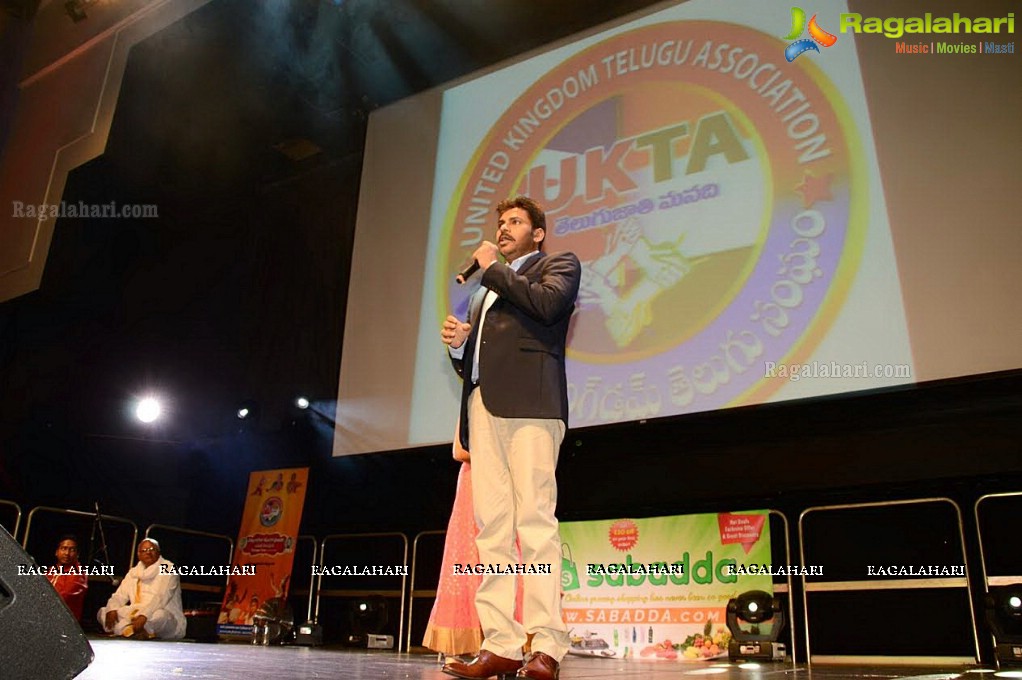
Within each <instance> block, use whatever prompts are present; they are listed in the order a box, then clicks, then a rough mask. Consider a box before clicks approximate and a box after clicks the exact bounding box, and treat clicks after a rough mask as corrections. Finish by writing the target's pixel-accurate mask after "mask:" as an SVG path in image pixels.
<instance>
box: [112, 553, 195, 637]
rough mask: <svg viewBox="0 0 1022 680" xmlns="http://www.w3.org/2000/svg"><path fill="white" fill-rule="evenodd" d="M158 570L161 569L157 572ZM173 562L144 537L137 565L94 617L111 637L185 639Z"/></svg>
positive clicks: (179, 582)
mask: <svg viewBox="0 0 1022 680" xmlns="http://www.w3.org/2000/svg"><path fill="white" fill-rule="evenodd" d="M161 567H164V568H162V569H161ZM173 567H174V563H173V562H171V561H169V560H167V559H164V558H163V557H161V556H160V544H159V543H157V542H156V541H155V540H154V539H152V538H147V539H145V540H144V541H142V542H141V543H139V545H138V564H136V565H135V566H134V567H132V568H131V569H129V570H128V574H127V575H126V576H125V577H124V580H123V581H121V585H120V587H118V588H117V591H116V592H114V594H113V595H111V596H110V600H109V601H108V602H107V603H106V606H105V607H103V608H102V609H100V610H99V613H98V614H97V615H96V618H98V619H99V625H101V626H103V630H105V631H106V632H108V633H112V634H113V635H123V636H124V637H129V638H136V639H142V640H148V639H150V638H154V637H155V638H162V639H164V640H179V639H181V638H183V637H184V636H185V615H184V611H183V609H182V607H181V579H180V578H179V577H178V575H177V574H175V573H171V572H172V571H173Z"/></svg>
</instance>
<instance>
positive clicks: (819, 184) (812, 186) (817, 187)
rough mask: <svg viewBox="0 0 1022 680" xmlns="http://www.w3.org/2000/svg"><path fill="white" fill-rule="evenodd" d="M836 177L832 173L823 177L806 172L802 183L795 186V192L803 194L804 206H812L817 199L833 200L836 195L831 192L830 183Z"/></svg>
mask: <svg viewBox="0 0 1022 680" xmlns="http://www.w3.org/2000/svg"><path fill="white" fill-rule="evenodd" d="M833 179H834V176H833V175H831V174H827V175H824V176H823V177H816V176H814V175H813V174H812V173H811V172H806V174H805V177H803V178H802V183H801V184H799V185H798V186H797V187H795V193H797V194H801V195H802V207H803V208H809V207H812V206H813V204H815V203H816V202H817V201H833V200H834V196H833V195H832V194H831V193H830V183H831V181H832V180H833Z"/></svg>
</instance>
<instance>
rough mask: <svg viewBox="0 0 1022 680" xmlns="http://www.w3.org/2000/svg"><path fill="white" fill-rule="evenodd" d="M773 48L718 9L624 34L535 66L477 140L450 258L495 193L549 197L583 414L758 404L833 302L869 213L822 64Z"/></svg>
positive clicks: (809, 346) (821, 328) (803, 351)
mask: <svg viewBox="0 0 1022 680" xmlns="http://www.w3.org/2000/svg"><path fill="white" fill-rule="evenodd" d="M775 50H776V42H775V40H774V39H773V38H772V37H770V36H768V35H766V34H764V33H762V32H760V31H757V30H754V29H751V28H747V27H742V26H737V25H734V24H727V23H720V22H711V21H678V22H668V23H661V24H654V25H651V26H647V27H643V28H639V29H636V30H634V31H631V32H627V33H623V34H619V35H617V36H614V37H611V38H609V39H607V40H606V41H604V42H601V43H598V44H596V45H594V46H592V47H590V48H588V49H587V50H585V51H583V52H580V53H578V54H576V55H575V56H573V57H571V58H569V59H567V60H565V61H563V62H562V63H560V64H559V65H558V66H556V67H554V68H553V69H551V70H550V71H549V72H548V73H547V74H546V75H544V76H543V77H541V78H539V79H538V80H537V81H536V82H535V83H534V84H533V85H532V86H531V87H529V88H528V89H527V90H526V91H525V92H524V93H523V94H522V95H521V96H520V97H519V98H518V99H517V100H516V101H515V102H514V103H513V104H512V105H511V106H509V107H508V108H507V109H506V110H505V111H504V112H503V114H502V115H501V116H500V118H499V119H498V120H497V121H496V123H495V124H494V125H493V126H492V127H491V128H490V130H489V132H488V133H487V134H486V136H485V137H484V138H483V140H482V141H481V142H480V144H479V146H478V147H476V150H475V153H474V154H473V157H472V159H471V161H470V162H469V164H468V165H467V166H466V168H465V170H464V172H463V174H462V176H461V180H460V182H459V186H458V190H457V191H456V192H455V195H454V198H453V199H452V201H451V203H450V204H449V207H448V210H447V217H446V220H445V221H446V224H445V233H446V234H447V236H446V242H445V243H444V247H446V252H445V253H444V255H443V257H444V259H445V263H443V264H441V266H440V267H439V268H438V269H439V271H440V272H448V271H454V270H456V269H457V268H458V266H459V265H460V264H461V262H462V261H463V260H464V258H465V257H466V255H467V254H468V253H471V252H472V250H473V249H474V248H475V247H476V245H477V244H478V243H479V241H480V240H481V239H483V238H492V233H493V229H494V220H495V218H494V215H493V206H494V203H495V201H496V199H498V198H502V197H505V196H509V195H514V194H517V193H524V194H529V195H531V196H533V197H534V198H536V199H537V200H539V201H540V202H541V203H543V204H544V206H545V207H546V210H547V243H546V250H547V251H548V252H556V251H559V250H571V251H573V252H575V253H576V254H577V255H578V256H579V258H580V260H581V261H582V263H583V271H582V284H581V291H580V294H579V311H578V313H576V316H575V319H574V320H573V324H574V325H573V329H572V333H571V336H570V338H569V342H570V344H569V348H568V357H567V364H568V381H569V387H568V392H569V402H570V409H571V423H572V426H584V425H590V424H599V423H608V422H618V421H622V420H631V419H637V418H646V417H655V416H659V415H669V414H677V413H685V412H693V411H702V410H711V409H715V408H719V407H721V406H725V405H734V404H741V403H748V402H749V401H754V400H761V399H762V398H763V397H765V396H766V395H768V394H769V393H770V392H772V391H773V390H775V389H777V387H778V384H779V383H780V382H783V381H767V380H765V379H764V378H763V371H762V365H763V362H764V361H771V360H777V361H782V360H783V361H793V360H795V357H807V356H808V355H809V353H810V352H811V351H812V350H813V349H814V347H815V346H816V345H817V344H818V343H819V341H820V339H821V338H822V337H823V335H824V334H825V332H826V330H827V328H828V326H829V324H830V323H831V322H832V321H833V319H834V318H835V316H836V315H837V311H838V310H839V309H840V306H841V303H842V301H843V298H844V296H845V294H846V292H847V289H848V286H849V282H850V280H851V276H852V274H853V272H854V270H855V268H856V266H857V263H858V256H859V253H860V251H861V247H862V242H863V236H862V234H863V231H864V229H865V222H866V220H865V217H864V215H865V210H864V208H863V205H864V203H865V200H864V199H865V197H866V194H867V192H868V189H867V188H866V187H867V185H866V182H865V180H864V178H863V177H862V176H860V175H861V167H862V162H861V161H859V160H857V159H855V160H854V161H853V158H852V157H851V149H858V148H859V147H858V144H857V142H856V141H855V134H854V124H853V122H852V120H851V117H850V116H849V115H848V114H847V113H846V112H845V111H844V108H843V106H844V105H843V102H842V101H841V99H840V95H839V94H838V93H837V91H836V89H835V88H834V87H833V85H832V84H831V83H830V82H829V80H828V79H827V78H826V76H825V75H823V74H822V73H821V72H820V71H819V70H818V69H817V68H816V67H815V66H814V65H813V64H812V63H811V62H808V65H807V66H806V67H805V68H799V67H793V66H787V65H785V64H784V63H783V62H781V63H776V60H771V57H770V56H769V55H771V54H774V53H775ZM857 153H859V152H858V151H857ZM853 169H856V170H857V172H853ZM852 196H857V197H858V198H857V202H855V203H853V201H852ZM438 285H439V286H440V290H442V291H444V292H445V294H444V299H442V300H439V301H438V303H439V304H438V314H441V315H442V314H444V313H446V310H447V309H454V310H457V311H459V312H463V311H464V309H465V306H466V298H467V294H468V293H467V292H466V291H464V290H463V289H462V288H461V287H459V286H457V285H456V284H454V283H452V282H451V281H450V280H449V277H446V276H444V277H443V278H442V279H441V278H438ZM441 318H442V316H441Z"/></svg>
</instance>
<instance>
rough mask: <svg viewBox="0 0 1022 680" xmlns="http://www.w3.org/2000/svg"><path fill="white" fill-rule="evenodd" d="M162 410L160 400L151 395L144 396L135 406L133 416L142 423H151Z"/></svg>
mask: <svg viewBox="0 0 1022 680" xmlns="http://www.w3.org/2000/svg"><path fill="white" fill-rule="evenodd" d="M162 410H163V409H162V407H161V406H160V402H158V401H157V400H156V399H154V398H152V397H146V398H145V399H142V400H141V401H139V402H138V406H136V407H135V417H136V418H138V419H139V420H141V421H142V422H143V423H151V422H154V421H155V420H156V419H157V418H159V417H160V413H161V412H162Z"/></svg>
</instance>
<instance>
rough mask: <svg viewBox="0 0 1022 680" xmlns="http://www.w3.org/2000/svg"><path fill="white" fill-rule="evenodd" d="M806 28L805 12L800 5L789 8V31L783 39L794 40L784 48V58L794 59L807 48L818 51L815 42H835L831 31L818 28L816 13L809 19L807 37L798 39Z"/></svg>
mask: <svg viewBox="0 0 1022 680" xmlns="http://www.w3.org/2000/svg"><path fill="white" fill-rule="evenodd" d="M804 30H806V13H805V11H804V10H803V9H802V8H801V7H792V8H791V32H790V33H788V35H786V36H784V39H785V40H794V41H795V42H793V43H791V44H790V45H788V46H787V47H786V48H785V49H784V58H785V59H787V60H788V61H789V62H792V61H795V59H796V58H798V57H799V55H802V54H805V53H806V52H808V51H809V50H813V51H814V52H819V51H820V48H819V47H817V46H816V44H817V43H819V44H820V45H823V46H824V47H831V46H833V45H834V43H836V42H837V36H836V35H834V34H832V33H827V31H825V30H823V29H822V28H820V25H819V24H817V23H816V15H815V14H814V15H813V18H812V19H810V20H809V37H810V38H812V39H811V40H810V39H809V38H802V39H801V40H799V39H798V38H799V36H801V35H802V32H803V31H804Z"/></svg>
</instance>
